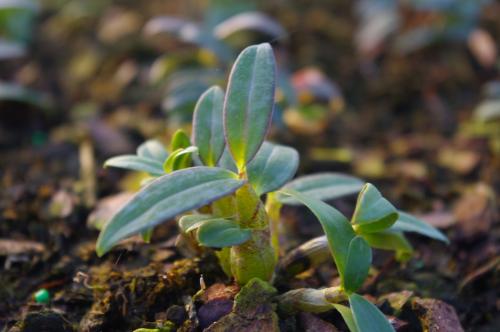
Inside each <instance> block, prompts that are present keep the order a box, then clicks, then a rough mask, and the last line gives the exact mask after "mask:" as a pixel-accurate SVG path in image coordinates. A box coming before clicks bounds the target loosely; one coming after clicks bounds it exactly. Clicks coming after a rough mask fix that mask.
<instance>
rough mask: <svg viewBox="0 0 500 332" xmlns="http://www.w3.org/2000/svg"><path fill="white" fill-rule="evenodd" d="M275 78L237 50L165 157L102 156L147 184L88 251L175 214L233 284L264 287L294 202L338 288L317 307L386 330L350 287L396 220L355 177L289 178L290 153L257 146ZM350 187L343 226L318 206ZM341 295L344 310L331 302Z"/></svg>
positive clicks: (153, 145)
mask: <svg viewBox="0 0 500 332" xmlns="http://www.w3.org/2000/svg"><path fill="white" fill-rule="evenodd" d="M275 81H276V68H275V60H274V55H273V51H272V49H271V47H270V45H269V44H260V45H254V46H250V47H247V48H246V49H244V50H243V51H242V53H241V54H240V55H239V56H238V58H237V59H236V61H235V63H234V65H233V67H232V70H231V73H230V76H229V82H228V85H227V89H226V92H224V91H223V90H222V89H221V88H220V87H216V86H215V87H211V88H210V89H208V90H207V91H206V92H205V93H203V94H202V95H201V97H200V98H199V100H198V102H197V104H196V107H195V111H194V119H193V133H192V136H191V138H189V137H187V136H186V135H185V134H182V133H178V134H176V135H175V137H174V138H173V140H172V144H171V148H170V153H168V152H167V150H166V149H165V148H163V147H162V146H161V144H159V143H158V142H154V141H153V142H146V143H145V144H143V145H141V146H140V147H139V148H138V150H137V154H136V155H129V156H119V157H115V158H112V159H110V160H108V161H107V162H106V165H107V166H115V167H122V168H129V169H133V170H142V171H146V172H148V173H149V174H150V175H151V176H152V178H153V180H152V181H149V182H148V183H147V184H146V185H145V186H144V187H143V188H142V189H141V190H140V191H139V192H138V193H137V194H136V195H135V196H134V197H133V198H132V199H131V200H130V201H129V202H128V203H127V204H126V205H125V206H124V207H123V208H122V209H121V210H120V211H119V212H117V213H116V215H115V216H114V217H113V218H112V219H111V220H110V221H109V222H108V223H107V224H106V225H105V226H104V228H103V229H102V231H101V233H100V235H99V238H98V241H97V248H96V249H97V253H98V255H99V256H102V255H103V254H105V253H106V252H108V251H109V250H110V249H111V248H112V247H113V246H114V245H116V244H117V243H118V242H119V241H121V240H123V239H125V238H127V237H129V236H132V235H134V234H139V233H142V234H147V233H148V232H150V230H151V229H152V228H153V227H155V226H156V225H158V224H160V223H163V222H167V221H169V220H173V218H174V217H178V216H181V218H180V219H178V225H179V228H180V230H181V231H182V233H184V234H186V235H189V236H191V237H192V238H193V239H195V240H196V241H197V243H198V244H199V245H200V246H202V247H207V248H213V249H214V250H215V253H216V255H217V256H218V258H219V262H220V264H221V267H222V268H223V270H224V271H225V272H226V273H227V274H228V275H229V276H232V277H233V278H234V279H235V280H236V282H237V283H239V284H241V285H242V284H246V283H247V282H248V281H249V280H251V279H253V278H259V279H261V280H265V281H270V280H272V278H273V274H274V271H275V267H276V264H277V258H278V256H279V243H278V236H277V232H278V231H277V230H278V227H277V223H278V222H279V216H280V211H281V207H282V205H283V204H291V205H296V204H304V205H306V206H307V207H309V208H310V209H311V210H312V211H313V212H314V213H315V214H316V216H317V217H318V219H319V221H320V223H321V225H322V226H323V229H324V230H325V233H326V236H327V239H328V245H329V249H330V250H331V254H332V256H333V257H334V261H335V263H336V265H337V268H338V269H339V272H340V273H341V279H342V285H341V287H340V288H338V289H336V290H334V291H333V292H328V296H327V297H326V298H325V299H324V301H326V304H327V305H328V306H329V307H335V306H336V308H337V309H338V310H339V311H340V312H341V313H342V315H343V316H344V318H345V319H346V321H347V322H348V325H349V318H350V319H351V321H353V322H354V323H353V324H354V325H352V326H356V328H357V329H358V330H355V329H353V331H363V332H364V331H368V330H367V329H366V319H368V318H366V317H369V318H370V319H372V318H373V319H374V320H376V322H377V324H380V326H382V327H383V329H381V331H384V329H385V330H390V324H389V323H388V322H387V320H385V317H384V316H383V315H382V314H381V313H380V312H379V311H378V309H376V307H375V306H373V305H372V304H370V303H369V302H367V301H366V300H364V299H363V298H362V297H361V296H359V295H357V294H356V293H355V291H356V290H357V289H358V288H359V287H360V285H361V284H362V283H363V281H364V279H365V278H366V275H367V273H368V269H369V267H370V264H371V246H374V247H377V245H376V242H377V241H376V240H377V239H378V238H377V236H382V235H386V234H388V235H386V236H391V235H390V234H392V233H394V234H396V235H395V236H400V235H401V232H402V231H404V230H405V229H404V227H403V225H401V223H400V225H399V226H398V224H397V223H398V222H397V220H398V219H399V218H400V214H399V213H398V212H397V210H395V208H394V207H393V206H392V205H391V204H390V203H389V202H388V201H387V200H385V199H384V198H383V197H382V196H381V194H380V193H379V192H378V191H377V190H376V189H375V188H374V187H373V186H372V185H370V184H367V185H365V186H364V187H363V182H362V181H361V180H359V179H357V178H355V177H351V176H348V175H343V174H338V173H322V174H317V175H312V176H304V177H299V178H297V179H295V180H293V181H291V182H289V181H290V180H291V179H292V178H293V177H294V176H295V173H296V171H297V167H298V163H299V155H298V153H297V151H295V150H294V149H293V148H291V147H286V146H282V145H279V144H274V143H271V142H267V141H265V137H266V133H267V131H268V128H269V126H270V122H271V117H272V113H273V108H274V104H275V100H274V95H275ZM360 190H361V194H360V196H359V199H358V204H357V207H356V211H355V213H354V215H353V218H352V220H351V223H349V221H347V219H346V218H345V217H344V216H343V215H342V214H341V213H340V212H338V211H337V210H336V209H335V208H333V207H332V206H330V205H328V204H326V203H324V202H323V201H322V200H329V199H334V198H338V197H341V196H345V195H350V194H354V193H357V192H359V191H360ZM264 202H265V203H264ZM410 224H411V222H410ZM396 226H398V227H399V228H397V227H396ZM412 226H413V227H416V226H415V225H412ZM395 227H396V228H395ZM417 229H418V227H417ZM391 232H392V233H391ZM374 237H375V240H374ZM332 293H333V295H332ZM284 295H286V294H284ZM296 298H297V297H296ZM298 299H299V300H300V299H301V294H300V293H299V294H298ZM346 299H348V300H349V302H350V308H348V307H344V306H341V304H340V303H341V302H342V301H345V300H346ZM299 302H300V301H299ZM306 307H307V306H306ZM366 315H368V316H366ZM363 324H365V325H363ZM349 326H351V325H349Z"/></svg>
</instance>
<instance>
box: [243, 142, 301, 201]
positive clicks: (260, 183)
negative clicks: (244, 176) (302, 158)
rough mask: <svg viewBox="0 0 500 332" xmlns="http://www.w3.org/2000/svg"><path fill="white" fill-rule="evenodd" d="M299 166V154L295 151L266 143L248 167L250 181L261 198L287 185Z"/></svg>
mask: <svg viewBox="0 0 500 332" xmlns="http://www.w3.org/2000/svg"><path fill="white" fill-rule="evenodd" d="M298 166H299V153H298V152H297V151H296V150H295V149H293V148H290V147H287V146H283V145H277V144H272V143H269V142H264V144H262V146H261V148H260V150H259V152H257V154H256V155H255V158H254V159H253V160H252V161H251V162H250V164H248V166H247V173H248V181H249V182H250V183H251V184H252V186H253V187H254V189H255V192H256V193H257V194H258V195H259V196H260V195H262V194H265V193H268V192H270V191H274V190H277V189H279V188H281V187H282V186H283V185H285V183H287V181H288V180H290V179H291V178H293V176H294V175H295V172H297V167H298Z"/></svg>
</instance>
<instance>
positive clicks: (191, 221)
mask: <svg viewBox="0 0 500 332" xmlns="http://www.w3.org/2000/svg"><path fill="white" fill-rule="evenodd" d="M211 219H215V217H214V216H212V215H211V214H189V215H186V216H182V217H181V219H179V223H178V224H179V228H180V229H181V231H182V232H183V233H189V232H191V231H194V230H195V229H197V228H198V227H200V226H201V225H202V224H203V223H204V222H205V221H207V220H211Z"/></svg>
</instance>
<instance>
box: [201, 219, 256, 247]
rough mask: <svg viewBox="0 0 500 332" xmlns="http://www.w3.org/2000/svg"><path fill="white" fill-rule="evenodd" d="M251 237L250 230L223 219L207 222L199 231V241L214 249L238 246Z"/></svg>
mask: <svg viewBox="0 0 500 332" xmlns="http://www.w3.org/2000/svg"><path fill="white" fill-rule="evenodd" d="M251 236H252V231H251V230H250V229H242V228H240V226H238V224H237V223H236V222H234V221H231V220H227V219H221V218H219V219H211V220H206V221H205V222H204V223H203V224H202V225H201V226H200V227H199V229H198V241H200V243H201V244H202V245H204V246H206V247H212V248H224V247H231V246H236V245H239V244H242V243H243V242H246V241H248V239H250V237H251Z"/></svg>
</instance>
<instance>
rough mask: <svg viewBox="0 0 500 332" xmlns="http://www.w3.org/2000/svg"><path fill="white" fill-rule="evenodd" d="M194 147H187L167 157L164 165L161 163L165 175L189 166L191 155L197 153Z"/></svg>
mask: <svg viewBox="0 0 500 332" xmlns="http://www.w3.org/2000/svg"><path fill="white" fill-rule="evenodd" d="M197 151H198V148H197V147H196V146H189V147H187V148H179V149H177V150H175V151H174V152H172V153H171V154H170V156H168V158H167V160H165V163H163V170H164V171H165V173H171V172H173V171H177V170H180V169H183V168H187V167H189V166H190V165H191V154H192V153H194V152H197Z"/></svg>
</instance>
